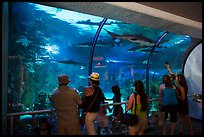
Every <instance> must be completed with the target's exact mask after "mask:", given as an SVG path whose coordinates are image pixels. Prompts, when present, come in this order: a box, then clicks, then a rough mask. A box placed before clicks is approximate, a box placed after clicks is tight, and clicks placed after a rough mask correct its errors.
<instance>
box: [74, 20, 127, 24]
mask: <svg viewBox="0 0 204 137" xmlns="http://www.w3.org/2000/svg"><path fill="white" fill-rule="evenodd" d="M101 22H102V21H100V22H91V20H90V19H88V20H86V21H77V22H76V23H77V24H85V25H97V26H99V25H100V24H101ZM111 24H125V23H123V22H113V21H111V22H106V23H105V24H104V25H111Z"/></svg>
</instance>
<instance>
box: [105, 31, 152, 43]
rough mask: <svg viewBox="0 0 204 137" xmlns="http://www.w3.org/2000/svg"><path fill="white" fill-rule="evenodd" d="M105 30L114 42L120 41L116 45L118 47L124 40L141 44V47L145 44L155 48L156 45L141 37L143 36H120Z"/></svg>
mask: <svg viewBox="0 0 204 137" xmlns="http://www.w3.org/2000/svg"><path fill="white" fill-rule="evenodd" d="M104 30H105V31H106V32H107V33H108V34H109V35H111V36H112V38H113V39H114V40H116V39H117V40H118V39H119V41H118V42H117V43H116V44H117V45H118V46H119V45H120V43H121V42H122V41H124V40H127V41H129V42H133V43H139V44H141V45H142V44H143V45H149V46H153V45H154V44H155V42H154V41H153V40H151V39H149V38H147V37H144V36H141V35H128V34H123V35H118V34H115V33H113V32H110V31H108V30H106V29H104Z"/></svg>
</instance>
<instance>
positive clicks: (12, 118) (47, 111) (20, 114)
mask: <svg viewBox="0 0 204 137" xmlns="http://www.w3.org/2000/svg"><path fill="white" fill-rule="evenodd" d="M157 100H159V98H154V99H149V102H152V101H157ZM121 104H127V102H118V103H108V104H101V106H103V107H104V106H114V105H121ZM125 107H126V106H125ZM55 111H56V110H55V109H45V110H35V111H26V112H16V113H8V114H7V116H8V117H10V135H13V120H14V116H22V115H32V116H34V115H35V114H42V113H52V112H55ZM50 118H51V119H52V114H51V115H50ZM51 119H50V122H52V120H51Z"/></svg>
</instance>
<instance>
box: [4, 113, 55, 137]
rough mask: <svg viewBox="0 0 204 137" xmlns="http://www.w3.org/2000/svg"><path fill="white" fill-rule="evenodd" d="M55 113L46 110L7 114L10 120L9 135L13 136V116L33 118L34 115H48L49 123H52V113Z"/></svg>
mask: <svg viewBox="0 0 204 137" xmlns="http://www.w3.org/2000/svg"><path fill="white" fill-rule="evenodd" d="M53 112H55V110H54V109H46V110H37V111H26V112H17V113H8V114H7V116H8V117H9V118H10V131H9V133H10V135H13V120H14V116H22V115H32V117H34V116H35V115H36V114H44V113H48V114H50V123H51V122H52V113H53Z"/></svg>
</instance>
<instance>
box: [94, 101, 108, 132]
mask: <svg viewBox="0 0 204 137" xmlns="http://www.w3.org/2000/svg"><path fill="white" fill-rule="evenodd" d="M104 104H108V102H104ZM107 109H108V110H109V111H111V110H110V108H109V106H100V111H99V116H98V117H97V134H98V135H101V128H104V129H105V131H106V134H107V135H110V130H109V128H108V117H107V116H106V110H107Z"/></svg>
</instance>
